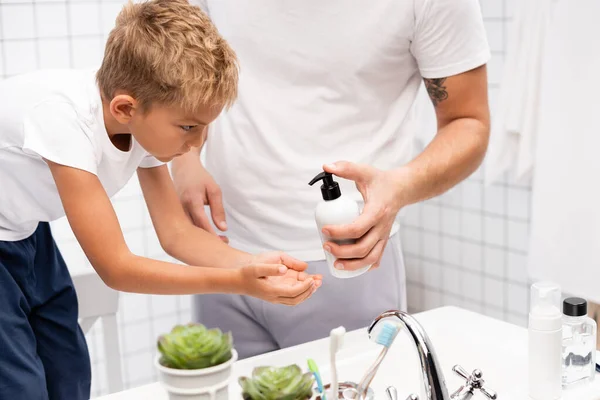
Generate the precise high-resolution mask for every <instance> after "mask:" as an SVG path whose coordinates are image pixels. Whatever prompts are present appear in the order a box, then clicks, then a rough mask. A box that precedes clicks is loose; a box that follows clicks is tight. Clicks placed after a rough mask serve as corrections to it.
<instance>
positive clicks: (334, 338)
mask: <svg viewBox="0 0 600 400" xmlns="http://www.w3.org/2000/svg"><path fill="white" fill-rule="evenodd" d="M345 334H346V328H344V327H343V326H339V327H337V328H335V329H332V330H331V332H330V333H329V357H330V362H331V386H330V387H331V393H332V395H333V398H334V399H337V398H338V391H339V382H338V377H337V367H336V366H335V355H336V353H337V352H338V351H339V350H340V348H341V347H342V345H343V343H344V335H345Z"/></svg>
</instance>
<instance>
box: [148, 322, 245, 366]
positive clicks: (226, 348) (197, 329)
mask: <svg viewBox="0 0 600 400" xmlns="http://www.w3.org/2000/svg"><path fill="white" fill-rule="evenodd" d="M157 346H158V351H160V354H161V357H160V364H161V365H163V366H165V367H168V368H175V369H201V368H208V367H212V366H215V365H219V364H223V363H224V362H226V361H228V360H229V359H231V356H232V354H231V348H232V346H233V337H232V336H231V333H230V332H228V333H223V332H221V330H220V329H207V328H206V327H205V326H204V325H202V324H188V325H177V326H175V327H174V328H173V329H172V330H171V332H170V333H168V334H166V335H162V336H161V337H159V338H158V344H157Z"/></svg>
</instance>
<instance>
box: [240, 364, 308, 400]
mask: <svg viewBox="0 0 600 400" xmlns="http://www.w3.org/2000/svg"><path fill="white" fill-rule="evenodd" d="M239 384H240V386H241V387H242V392H243V393H242V396H243V397H244V400H306V399H309V398H310V397H312V388H313V384H314V377H313V374H312V373H311V372H306V373H303V372H302V370H301V369H300V367H299V366H298V365H296V364H293V365H288V366H287V367H279V368H277V367H256V368H254V370H253V371H252V377H251V378H248V377H245V376H243V377H241V378H239Z"/></svg>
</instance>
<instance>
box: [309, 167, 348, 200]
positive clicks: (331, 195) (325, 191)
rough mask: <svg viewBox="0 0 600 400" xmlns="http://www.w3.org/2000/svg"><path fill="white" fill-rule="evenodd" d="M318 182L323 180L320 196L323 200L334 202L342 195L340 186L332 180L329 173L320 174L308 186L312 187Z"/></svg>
mask: <svg viewBox="0 0 600 400" xmlns="http://www.w3.org/2000/svg"><path fill="white" fill-rule="evenodd" d="M320 180H323V184H322V185H321V194H322V195H323V200H335V199H337V198H338V197H340V196H341V195H342V192H341V191H340V185H338V183H337V182H336V181H334V180H333V175H331V174H330V173H329V172H321V173H320V174H318V175H317V176H315V177H314V178H313V179H312V181H310V182H309V183H308V184H309V185H311V186H312V185H314V184H315V183H317V182H318V181H320Z"/></svg>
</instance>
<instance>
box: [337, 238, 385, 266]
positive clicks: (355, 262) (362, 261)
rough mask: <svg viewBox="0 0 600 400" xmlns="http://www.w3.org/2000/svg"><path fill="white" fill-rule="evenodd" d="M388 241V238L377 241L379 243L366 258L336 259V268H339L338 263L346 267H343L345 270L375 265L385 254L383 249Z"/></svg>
mask: <svg viewBox="0 0 600 400" xmlns="http://www.w3.org/2000/svg"><path fill="white" fill-rule="evenodd" d="M386 243H387V240H380V241H379V242H377V244H376V245H375V247H373V250H371V252H370V253H369V255H367V256H366V257H364V258H355V259H350V260H336V261H335V265H336V268H337V265H338V264H340V265H342V266H343V267H344V268H343V269H344V270H348V271H354V270H357V269H360V268H363V267H366V266H367V265H374V264H376V263H378V262H379V260H380V259H381V256H382V255H383V250H384V248H385V244H386Z"/></svg>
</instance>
